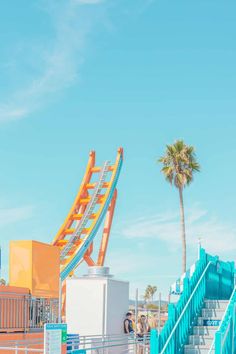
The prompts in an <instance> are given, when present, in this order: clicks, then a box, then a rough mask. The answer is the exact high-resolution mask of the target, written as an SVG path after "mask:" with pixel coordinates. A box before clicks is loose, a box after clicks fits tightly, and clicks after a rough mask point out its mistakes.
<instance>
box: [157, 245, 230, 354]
mask: <svg viewBox="0 0 236 354" xmlns="http://www.w3.org/2000/svg"><path fill="white" fill-rule="evenodd" d="M233 286H234V263H232V262H231V263H229V262H221V261H219V258H218V257H213V256H210V255H208V254H206V252H205V250H204V249H201V251H200V259H199V260H198V261H197V262H196V268H195V271H194V273H193V275H192V276H191V278H190V279H189V278H185V279H184V282H183V292H182V294H181V296H180V299H179V301H178V303H177V304H169V308H168V320H167V322H166V324H165V326H164V328H163V329H162V331H161V332H160V333H159V334H158V333H157V331H156V330H152V331H151V346H150V353H151V354H159V353H161V354H177V353H183V352H184V345H185V344H186V343H187V340H188V336H189V334H190V333H191V329H192V327H193V326H194V325H195V324H196V320H197V317H198V316H199V314H200V311H201V309H202V307H203V303H204V299H205V298H208V299H215V298H218V299H229V298H230V295H231V294H232V290H233ZM222 288H223V290H222Z"/></svg>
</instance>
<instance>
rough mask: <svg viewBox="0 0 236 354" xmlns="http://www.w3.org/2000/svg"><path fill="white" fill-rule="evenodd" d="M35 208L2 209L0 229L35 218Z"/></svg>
mask: <svg viewBox="0 0 236 354" xmlns="http://www.w3.org/2000/svg"><path fill="white" fill-rule="evenodd" d="M33 210H34V207H33V206H28V205H26V206H20V207H15V208H0V227H3V226H7V225H10V224H15V223H17V222H20V221H24V220H28V219H30V218H31V217H32V216H33Z"/></svg>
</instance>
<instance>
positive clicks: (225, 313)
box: [208, 286, 236, 354]
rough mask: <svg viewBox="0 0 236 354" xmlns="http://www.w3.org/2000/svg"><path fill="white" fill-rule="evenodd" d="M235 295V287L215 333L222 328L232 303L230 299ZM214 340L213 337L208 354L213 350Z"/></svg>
mask: <svg viewBox="0 0 236 354" xmlns="http://www.w3.org/2000/svg"><path fill="white" fill-rule="evenodd" d="M235 293H236V286H235V287H234V290H233V292H232V294H231V296H230V299H229V302H228V305H227V307H226V309H225V312H224V315H223V317H222V320H221V323H220V326H219V328H218V330H217V332H218V331H220V330H221V328H222V326H223V322H224V319H225V318H226V315H227V312H228V309H229V306H230V305H231V301H232V299H233V297H234V295H235ZM215 340H216V337H214V340H213V342H212V344H211V347H210V350H209V352H208V354H211V353H212V350H213V349H214V345H215Z"/></svg>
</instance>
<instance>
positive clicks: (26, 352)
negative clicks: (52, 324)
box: [0, 346, 43, 354]
mask: <svg viewBox="0 0 236 354" xmlns="http://www.w3.org/2000/svg"><path fill="white" fill-rule="evenodd" d="M1 353H3V354H4V353H5V354H6V353H9V354H10V353H12V354H20V353H24V354H30V353H41V354H43V349H34V348H28V347H19V346H15V347H0V354H1Z"/></svg>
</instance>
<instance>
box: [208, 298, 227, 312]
mask: <svg viewBox="0 0 236 354" xmlns="http://www.w3.org/2000/svg"><path fill="white" fill-rule="evenodd" d="M228 302H229V301H228V300H207V299H206V300H205V301H204V308H206V309H224V310H225V309H226V307H227V305H228Z"/></svg>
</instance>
